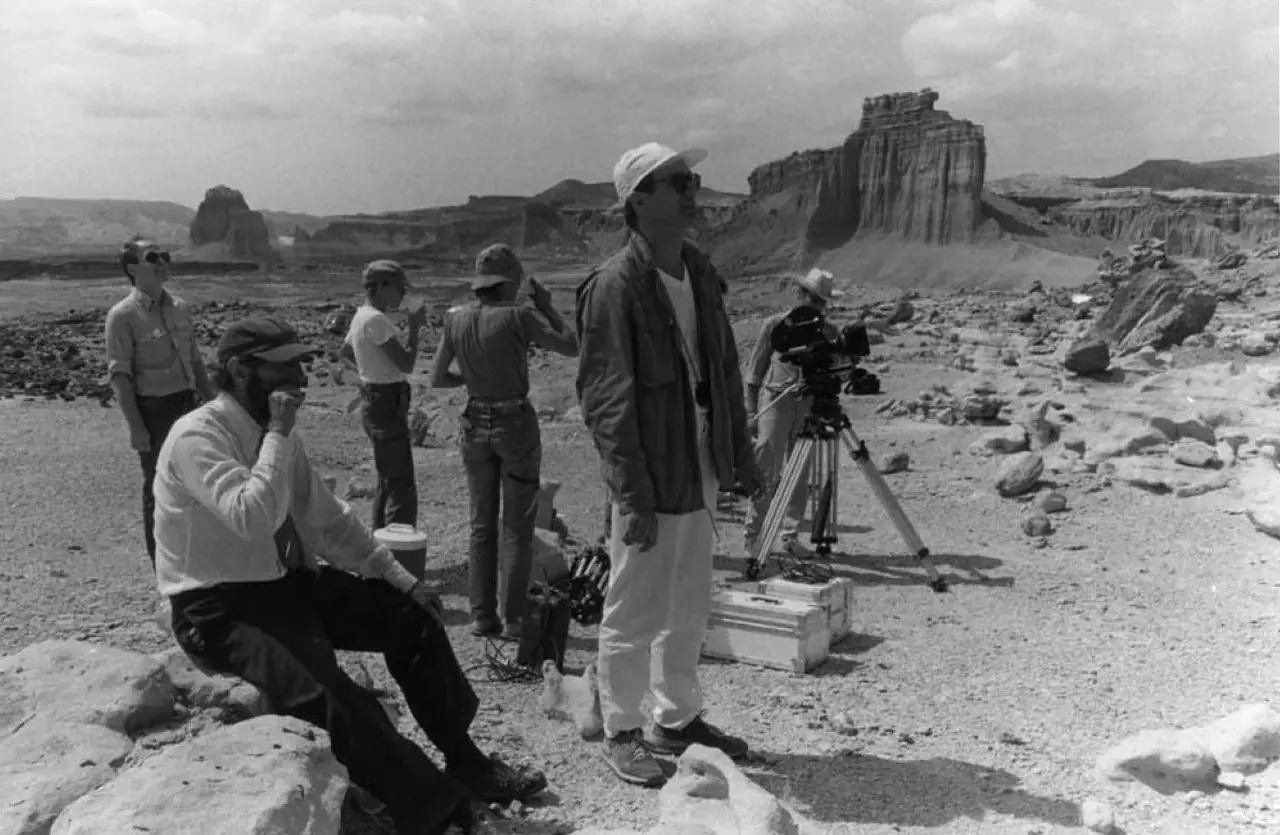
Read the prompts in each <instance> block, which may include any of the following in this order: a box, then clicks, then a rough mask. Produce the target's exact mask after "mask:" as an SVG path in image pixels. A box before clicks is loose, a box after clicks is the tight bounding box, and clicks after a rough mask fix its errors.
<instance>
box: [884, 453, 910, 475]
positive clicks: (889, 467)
mask: <svg viewBox="0 0 1280 835" xmlns="http://www.w3.org/2000/svg"><path fill="white" fill-rule="evenodd" d="M910 466H911V456H910V455H908V454H907V453H905V452H903V451H901V450H898V451H896V452H890V453H888V454H887V455H885V456H884V458H882V459H881V461H880V467H879V469H880V472H881V473H882V474H884V475H891V474H893V473H900V472H903V471H904V470H906V469H907V468H909V467H910Z"/></svg>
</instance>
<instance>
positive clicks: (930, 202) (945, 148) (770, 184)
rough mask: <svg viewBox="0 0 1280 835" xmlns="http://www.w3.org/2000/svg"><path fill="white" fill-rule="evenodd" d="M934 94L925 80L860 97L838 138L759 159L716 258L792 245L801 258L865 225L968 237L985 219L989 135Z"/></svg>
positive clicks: (935, 237)
mask: <svg viewBox="0 0 1280 835" xmlns="http://www.w3.org/2000/svg"><path fill="white" fill-rule="evenodd" d="M937 100H938V94H937V93H935V92H933V91H932V90H928V89H926V90H923V91H921V92H919V93H895V94H892V95H883V96H876V97H873V98H869V99H866V100H864V101H863V104H862V121H861V122H860V123H859V125H858V129H857V130H855V131H854V132H853V133H851V134H850V135H849V137H848V138H847V139H846V140H845V142H844V144H843V145H842V146H840V147H838V148H832V149H829V150H809V151H801V152H797V153H794V154H792V155H790V156H788V157H787V158H786V159H782V160H777V161H774V162H769V163H766V164H764V165H762V166H760V167H758V168H756V169H755V170H754V171H753V172H751V175H750V176H749V177H748V182H749V184H750V186H751V194H750V199H749V202H748V204H747V205H746V206H745V207H744V209H743V210H742V211H740V212H739V213H738V214H739V216H738V217H736V218H735V219H734V220H733V221H732V222H730V223H729V224H728V225H727V226H726V227H725V228H724V229H722V230H719V231H718V233H717V235H716V238H717V247H718V249H720V250H721V253H720V254H721V258H722V259H727V260H729V261H732V260H734V259H735V258H738V257H742V258H744V259H746V260H751V259H752V258H753V257H755V256H757V255H760V254H762V253H758V252H756V251H755V250H758V249H761V248H766V249H769V248H771V249H772V250H775V251H781V252H785V251H787V250H788V249H790V250H791V252H792V253H793V257H794V259H795V260H798V261H799V262H801V263H800V266H803V265H804V264H805V262H809V261H812V260H813V259H814V258H816V257H817V256H818V255H819V254H821V253H822V252H823V251H824V250H828V249H834V248H836V247H839V246H842V245H843V244H845V243H846V242H848V241H849V240H850V239H851V238H852V237H853V236H854V235H855V234H858V233H862V232H869V233H881V234H885V235H890V236H897V237H901V238H903V239H906V240H912V241H919V242H922V243H929V244H947V243H951V242H961V241H963V242H968V241H972V240H973V239H974V236H975V233H976V231H977V229H978V226H979V224H980V223H981V221H982V186H983V179H984V177H985V173H986V157H987V152H986V139H985V137H984V136H983V131H982V127H981V126H979V125H975V124H974V123H972V122H970V121H967V120H963V119H954V118H952V117H951V115H950V114H949V113H947V112H945V111H942V110H934V103H935V102H936V101H937ZM791 242H795V244H796V246H794V247H789V246H788V244H789V243H791Z"/></svg>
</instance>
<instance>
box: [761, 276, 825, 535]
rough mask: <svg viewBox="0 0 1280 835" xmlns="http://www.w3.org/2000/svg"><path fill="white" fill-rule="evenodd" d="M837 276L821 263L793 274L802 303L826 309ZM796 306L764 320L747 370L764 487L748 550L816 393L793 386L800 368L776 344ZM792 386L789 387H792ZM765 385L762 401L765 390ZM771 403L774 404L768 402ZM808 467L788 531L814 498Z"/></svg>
mask: <svg viewBox="0 0 1280 835" xmlns="http://www.w3.org/2000/svg"><path fill="white" fill-rule="evenodd" d="M834 279H835V277H834V276H833V275H832V274H831V273H829V272H827V271H826V270H820V269H817V268H816V267H815V268H814V269H812V270H810V271H809V272H808V274H806V275H804V276H802V277H799V278H796V279H794V290H795V300H796V303H797V305H798V306H804V307H809V308H812V309H813V310H815V311H816V312H818V313H819V314H824V313H825V311H826V308H827V304H828V303H829V302H830V301H831V300H832V299H833V298H835V297H836V296H838V295H839V292H838V291H836V290H835V288H834V287H833V283H834ZM790 312H791V311H789V310H788V311H784V312H782V313H778V314H775V315H773V316H771V317H769V318H768V319H767V320H765V323H764V326H763V327H762V328H761V329H760V336H759V338H758V339H757V340H756V347H755V351H754V352H753V353H752V355H751V363H750V368H749V371H748V374H747V380H746V389H747V398H746V399H747V418H748V425H749V427H750V429H751V432H752V435H753V436H754V437H755V447H754V450H755V460H756V466H757V467H758V468H759V469H760V474H761V477H762V479H763V480H764V485H765V488H764V492H763V493H761V494H760V495H759V496H758V497H756V498H755V499H753V500H752V501H751V504H750V507H749V508H748V510H747V518H746V523H745V527H744V547H745V549H746V552H747V554H748V556H749V555H750V554H752V553H754V551H755V547H756V544H757V540H758V539H759V537H760V528H761V526H762V525H763V524H764V517H765V515H766V514H767V513H768V512H769V504H770V503H771V502H772V501H773V497H774V494H775V493H776V492H777V490H778V482H779V480H780V479H781V477H782V469H783V467H784V466H785V465H786V462H787V457H788V456H789V455H790V454H791V450H792V448H794V446H795V442H796V435H797V433H798V432H799V431H800V429H801V427H803V426H804V419H805V418H806V417H807V416H808V415H809V413H810V410H811V409H812V408H813V398H812V397H809V396H804V397H802V396H801V395H800V393H799V391H798V390H796V389H794V388H792V387H793V386H795V385H796V384H798V383H799V382H800V369H799V367H798V366H797V365H795V364H793V363H789V362H785V361H784V360H783V359H782V358H781V356H780V355H779V354H778V353H777V352H776V351H775V350H774V347H773V331H774V329H775V328H776V327H777V326H778V323H779V322H781V321H782V320H783V319H785V318H786V317H787V315H788V314H789V313H790ZM822 333H823V336H825V337H826V338H827V339H829V340H834V339H836V338H837V337H838V336H839V332H838V331H837V329H836V327H835V325H833V324H831V323H830V322H828V321H826V319H825V317H824V319H823V324H822ZM789 388H791V390H790V391H788V389H789ZM761 389H763V390H764V394H765V396H764V398H763V402H761V397H760V392H761ZM770 403H772V404H773V405H772V406H769V404H770ZM762 406H765V407H768V411H767V412H765V413H764V414H763V415H759V417H758V418H757V414H758V413H759V411H760V408H761V407H762ZM807 477H808V467H807V466H806V468H805V472H804V473H803V474H802V475H801V476H800V482H799V484H797V485H796V490H795V493H794V494H793V495H792V499H791V503H790V507H788V508H787V516H788V517H789V518H790V519H791V520H792V522H793V525H792V528H791V530H790V531H787V535H789V536H794V535H795V533H796V532H797V530H798V529H799V526H800V524H801V523H802V522H803V519H804V510H805V505H806V504H807V502H808V500H809V485H808V478H807Z"/></svg>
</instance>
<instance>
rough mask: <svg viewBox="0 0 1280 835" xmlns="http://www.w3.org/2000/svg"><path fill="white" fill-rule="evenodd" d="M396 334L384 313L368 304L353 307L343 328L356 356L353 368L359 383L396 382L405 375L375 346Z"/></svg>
mask: <svg viewBox="0 0 1280 835" xmlns="http://www.w3.org/2000/svg"><path fill="white" fill-rule="evenodd" d="M399 337H400V332H399V330H397V329H396V326H395V324H394V323H392V321H391V320H390V319H389V318H387V314H385V313H383V312H382V311H381V310H378V309H377V308H376V307H373V306H371V305H368V304H362V305H360V306H359V307H358V308H356V312H355V314H354V315H353V316H352V317H351V327H350V328H348V329H347V336H346V342H347V343H348V344H350V345H351V349H352V351H353V352H354V353H355V355H356V367H357V368H358V369H359V372H360V380H361V381H362V382H365V383H374V384H379V383H399V382H401V381H403V380H405V379H407V375H406V374H405V373H404V372H403V371H401V370H400V369H399V368H396V365H395V363H393V362H392V361H391V358H390V357H388V356H387V355H386V353H385V352H384V351H382V349H381V348H379V347H378V346H380V345H381V344H382V343H384V342H386V341H387V340H388V339H392V338H395V339H398V338H399Z"/></svg>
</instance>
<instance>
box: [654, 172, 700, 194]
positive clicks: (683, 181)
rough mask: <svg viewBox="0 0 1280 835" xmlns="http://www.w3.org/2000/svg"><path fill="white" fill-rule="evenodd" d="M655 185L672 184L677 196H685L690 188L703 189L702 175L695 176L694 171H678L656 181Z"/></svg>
mask: <svg viewBox="0 0 1280 835" xmlns="http://www.w3.org/2000/svg"><path fill="white" fill-rule="evenodd" d="M654 182H655V183H664V182H665V183H671V187H672V188H673V189H675V192H676V194H684V193H685V192H686V191H688V190H689V189H690V188H694V189H697V188H701V187H702V175H701V174H695V173H694V172H692V171H677V172H676V173H674V174H669V175H668V176H666V177H662V178H661V179H657V180H654Z"/></svg>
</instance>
